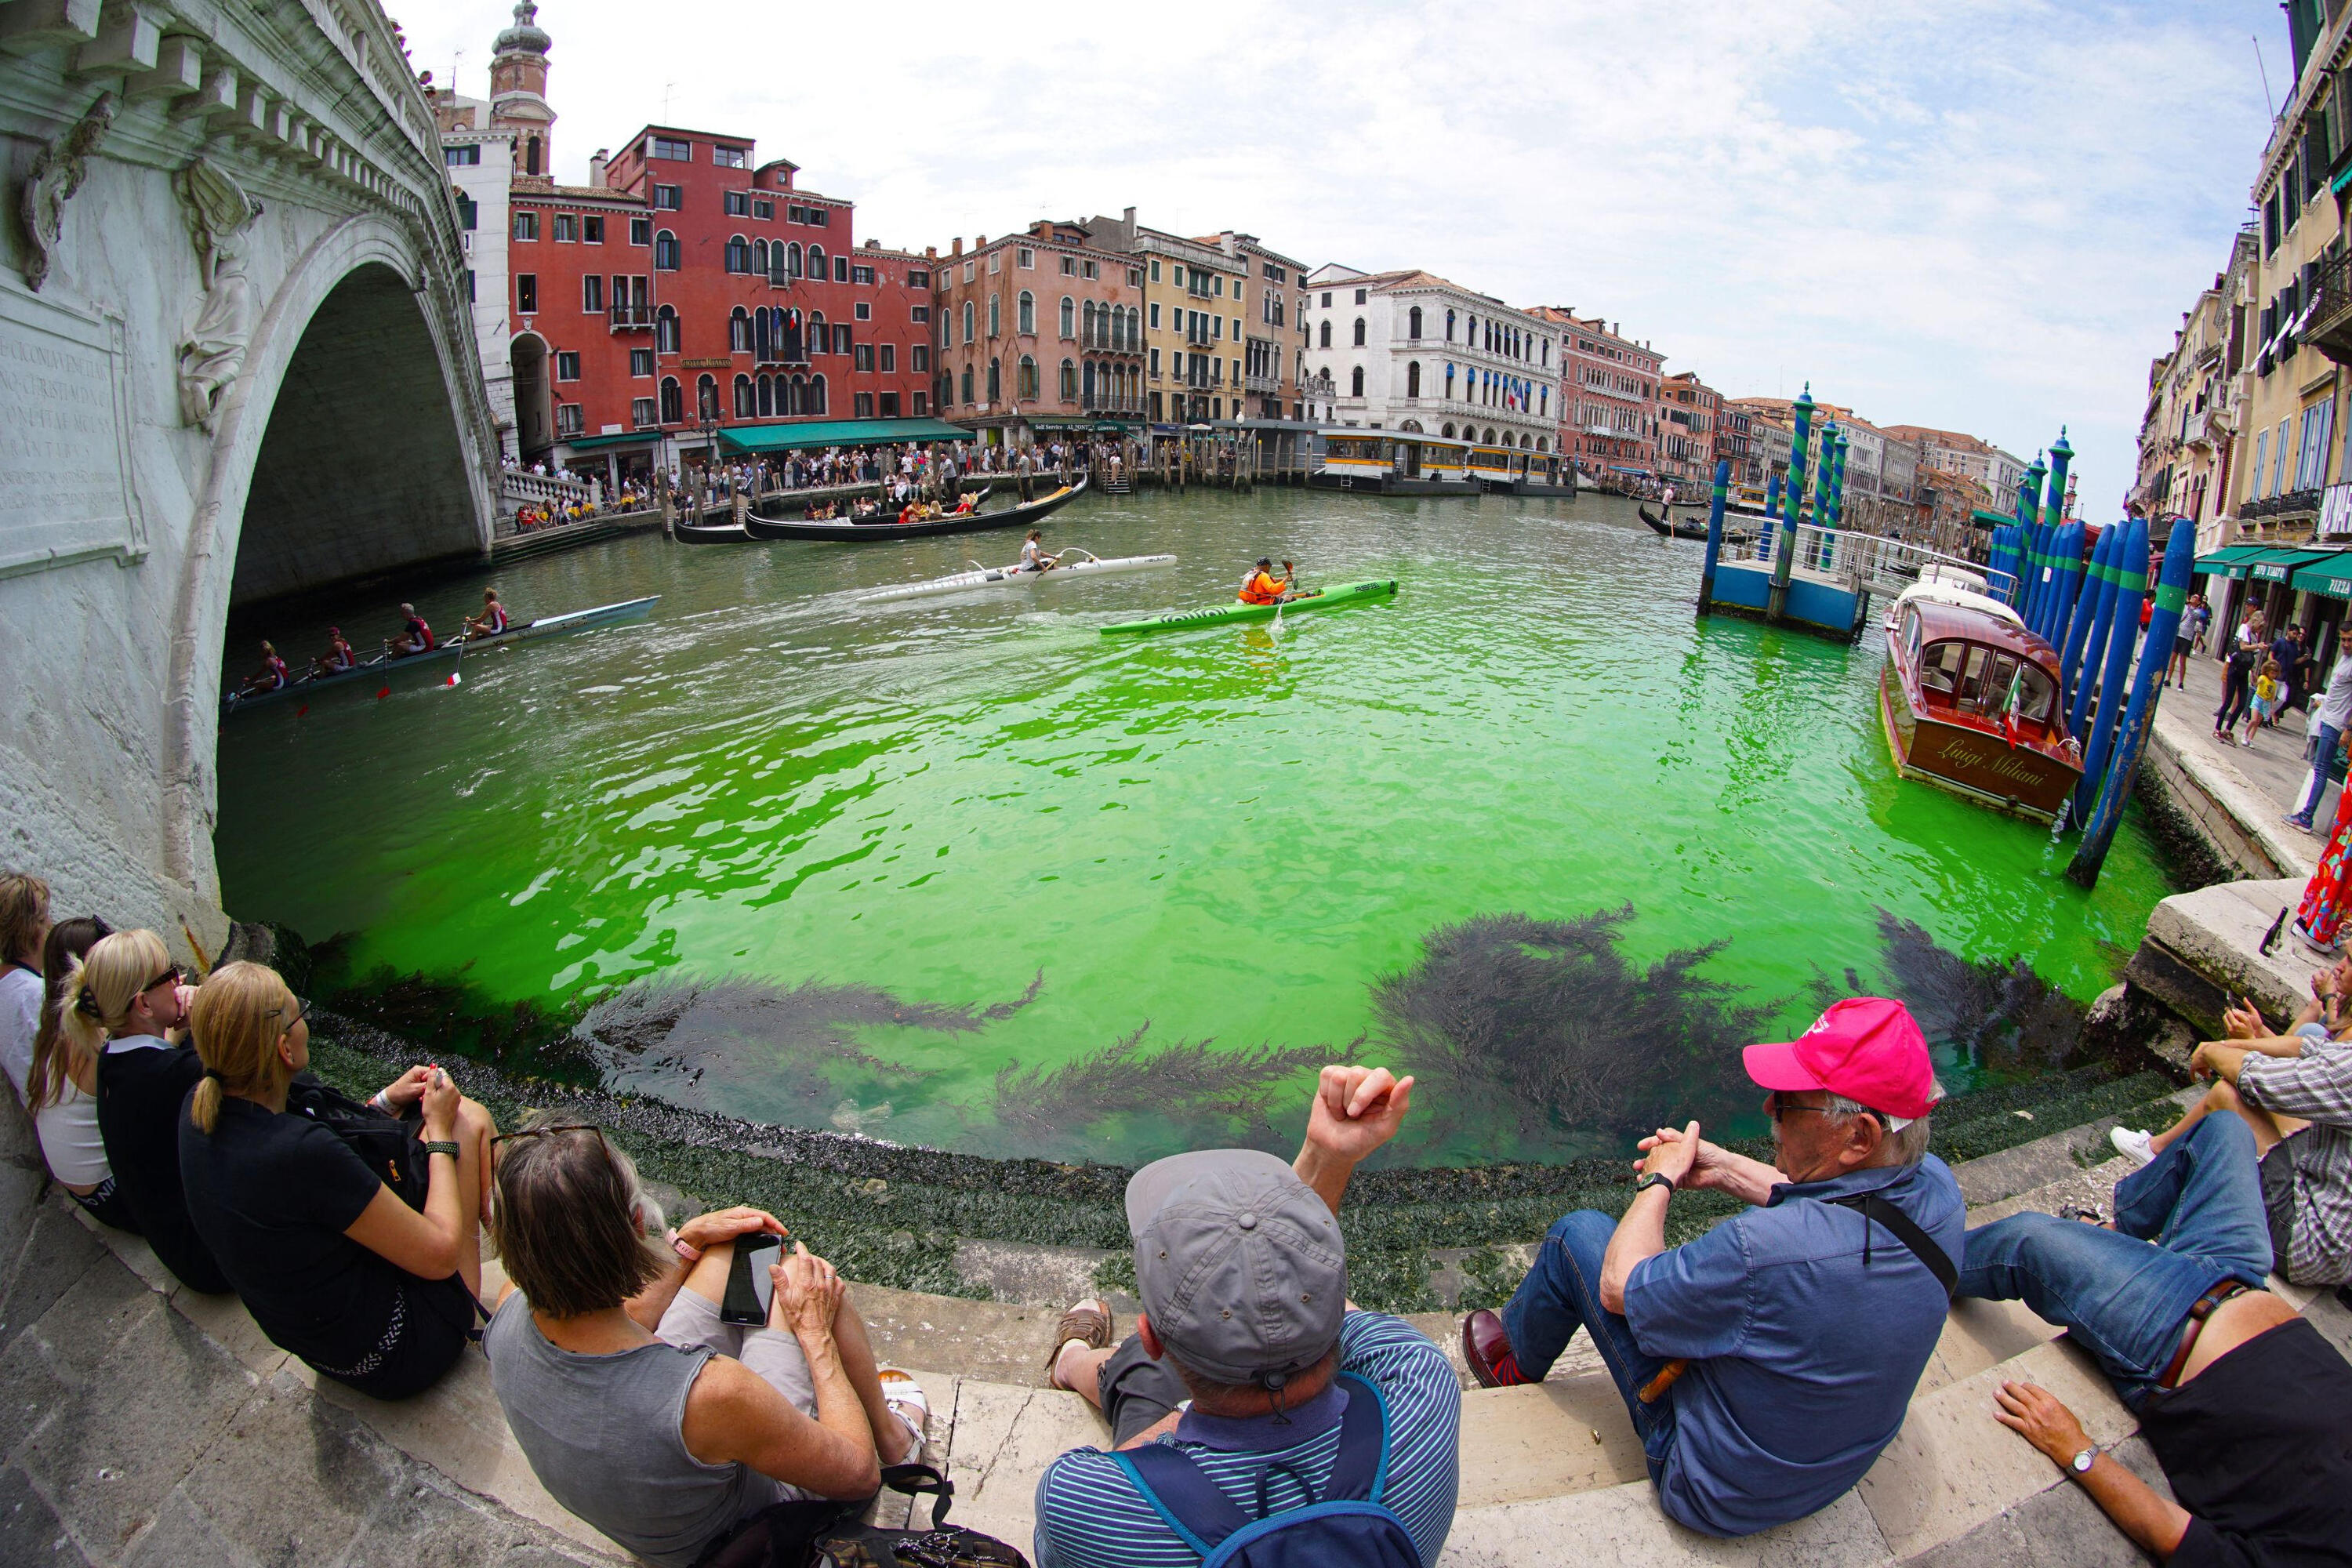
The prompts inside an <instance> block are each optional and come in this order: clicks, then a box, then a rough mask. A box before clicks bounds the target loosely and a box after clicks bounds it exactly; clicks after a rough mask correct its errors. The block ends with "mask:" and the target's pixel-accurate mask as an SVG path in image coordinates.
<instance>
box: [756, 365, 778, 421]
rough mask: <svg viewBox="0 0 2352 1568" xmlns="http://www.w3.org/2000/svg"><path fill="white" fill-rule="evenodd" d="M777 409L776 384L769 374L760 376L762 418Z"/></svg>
mask: <svg viewBox="0 0 2352 1568" xmlns="http://www.w3.org/2000/svg"><path fill="white" fill-rule="evenodd" d="M775 411H776V384H775V383H774V382H773V381H772V380H771V379H770V378H768V377H767V376H764V375H763V376H761V378H760V414H761V417H762V418H765V417H766V416H769V415H771V414H773V413H774V412H775Z"/></svg>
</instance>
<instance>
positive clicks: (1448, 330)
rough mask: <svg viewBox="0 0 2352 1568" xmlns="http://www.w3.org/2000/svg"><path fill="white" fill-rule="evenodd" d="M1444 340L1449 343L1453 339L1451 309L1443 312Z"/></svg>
mask: <svg viewBox="0 0 2352 1568" xmlns="http://www.w3.org/2000/svg"><path fill="white" fill-rule="evenodd" d="M1445 341H1446V342H1449V343H1450V342H1453V341H1454V312H1453V311H1451V310H1448V311H1446V312H1445Z"/></svg>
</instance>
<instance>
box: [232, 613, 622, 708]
mask: <svg viewBox="0 0 2352 1568" xmlns="http://www.w3.org/2000/svg"><path fill="white" fill-rule="evenodd" d="M660 599H661V595H659V594H650V595H646V597H644V598H642V599H624V600H622V601H620V602H619V603H617V604H612V605H597V606H596V607H595V608H593V609H589V610H573V611H572V612H571V613H570V614H568V615H562V616H541V617H540V618H539V619H537V620H535V621H516V622H514V623H513V624H512V625H510V626H508V627H507V629H506V630H504V631H502V632H477V633H475V634H474V635H473V636H472V637H451V638H450V639H449V640H448V641H447V642H445V643H442V644H440V645H438V646H437V647H429V648H426V649H425V651H424V652H423V653H411V654H395V653H394V652H393V651H392V647H391V645H390V644H389V643H387V644H385V645H384V650H383V652H382V653H379V654H377V655H376V656H375V657H374V658H363V659H362V660H360V661H359V663H357V664H355V665H353V666H352V668H349V669H343V670H337V671H335V672H334V673H333V674H331V675H305V676H302V677H301V678H299V679H295V680H289V681H288V682H287V683H286V684H285V685H283V686H280V687H278V688H277V689H275V690H271V691H252V692H247V691H231V692H229V693H228V694H227V695H226V696H225V697H223V698H222V699H221V716H222V717H223V718H226V717H227V716H228V715H229V714H231V713H241V712H243V711H244V710H247V709H248V708H258V707H260V706H261V705H263V704H264V703H268V702H277V701H280V700H284V699H286V698H289V697H302V698H308V697H310V695H311V694H312V693H314V692H319V691H324V690H327V689H331V688H333V687H337V686H345V685H351V684H354V683H356V682H358V681H359V680H361V679H362V678H368V677H373V678H378V679H386V680H388V679H390V678H391V677H393V676H394V675H398V674H404V673H406V672H407V671H410V670H415V669H439V668H449V667H452V666H455V665H457V663H458V662H459V661H461V660H462V659H463V658H465V656H466V655H467V654H469V653H478V652H480V651H481V650H483V649H485V648H490V647H500V646H503V645H505V644H508V643H522V642H532V641H535V640H537V639H538V638H540V637H562V636H564V635H566V634H568V633H571V632H584V631H593V630H594V629H595V628H596V627H598V626H617V625H619V624H620V623H622V622H624V621H641V620H644V619H645V618H646V616H647V615H648V614H649V613H650V612H651V611H652V609H653V607H654V605H656V603H658V602H659V601H660Z"/></svg>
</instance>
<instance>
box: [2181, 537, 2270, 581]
mask: <svg viewBox="0 0 2352 1568" xmlns="http://www.w3.org/2000/svg"><path fill="white" fill-rule="evenodd" d="M2270 552H2271V551H2270V546H2268V545H2266V544H2232V545H2231V546H2230V547H2229V548H2228V549H2226V550H2216V551H2215V552H2213V553H2212V554H2210V555H2200V556H2199V557H2198V558H2197V563H2196V564H2195V565H2194V566H2192V567H2191V568H2190V570H2191V571H2193V572H2196V573H2198V574H2200V575H2203V576H2207V577H2243V576H2244V575H2245V574H2246V570H2247V567H2248V565H2249V564H2250V563H2252V562H2254V561H2257V560H2259V559H2261V558H2262V557H2263V556H2265V555H2267V554H2269V553H2270Z"/></svg>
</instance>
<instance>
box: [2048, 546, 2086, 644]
mask: <svg viewBox="0 0 2352 1568" xmlns="http://www.w3.org/2000/svg"><path fill="white" fill-rule="evenodd" d="M2085 531H2086V530H2085V529H2084V526H2083V525H2082V523H2080V522H2079V521H2077V522H2067V523H2062V524H2060V525H2059V533H2060V535H2061V539H2060V542H2059V545H2058V605H2057V608H2056V609H2055V610H2054V611H2053V612H2052V614H2051V616H2050V631H2049V633H2048V641H2049V643H2050V646H2051V647H2053V648H2063V647H2065V646H2066V641H2067V638H2068V637H2069V635H2070V634H2071V633H2072V632H2073V630H2074V618H2075V616H2076V615H2077V613H2078V612H2077V605H2079V604H2080V602H2081V598H2082V587H2083V535H2084V532H2085Z"/></svg>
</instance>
